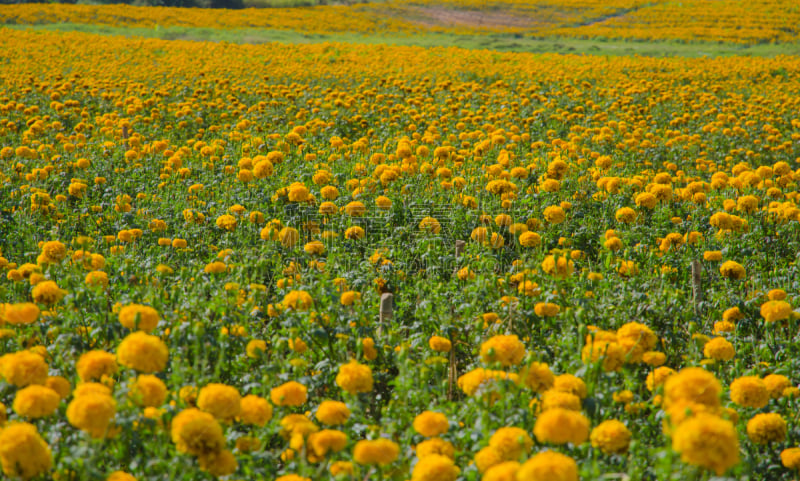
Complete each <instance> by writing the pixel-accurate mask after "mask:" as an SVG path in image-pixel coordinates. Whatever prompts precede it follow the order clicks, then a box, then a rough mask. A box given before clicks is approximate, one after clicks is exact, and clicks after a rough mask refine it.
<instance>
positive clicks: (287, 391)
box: [269, 381, 308, 406]
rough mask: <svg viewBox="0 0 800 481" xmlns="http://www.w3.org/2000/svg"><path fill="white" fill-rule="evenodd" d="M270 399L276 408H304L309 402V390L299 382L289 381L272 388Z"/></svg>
mask: <svg viewBox="0 0 800 481" xmlns="http://www.w3.org/2000/svg"><path fill="white" fill-rule="evenodd" d="M269 397H270V400H272V404H274V405H276V406H302V405H303V404H305V402H306V401H307V400H308V388H307V387H305V386H304V385H302V384H300V383H299V382H297V381H289V382H286V383H283V384H281V385H280V386H278V387H275V388H272V390H270V393H269Z"/></svg>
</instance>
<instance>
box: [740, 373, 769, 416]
mask: <svg viewBox="0 0 800 481" xmlns="http://www.w3.org/2000/svg"><path fill="white" fill-rule="evenodd" d="M769 398H770V394H769V391H768V390H767V385H766V383H764V381H762V380H761V379H759V378H758V377H756V376H743V377H740V378H737V379H735V380H734V381H733V382H732V383H731V401H733V402H735V403H736V404H738V405H739V406H742V407H749V408H756V409H760V408H763V407H764V406H766V405H767V403H768V402H769Z"/></svg>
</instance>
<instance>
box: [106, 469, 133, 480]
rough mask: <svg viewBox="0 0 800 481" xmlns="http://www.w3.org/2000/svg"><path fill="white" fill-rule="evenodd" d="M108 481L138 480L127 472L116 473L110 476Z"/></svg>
mask: <svg viewBox="0 0 800 481" xmlns="http://www.w3.org/2000/svg"><path fill="white" fill-rule="evenodd" d="M106 481H136V478H135V477H134V476H133V475H131V474H128V473H126V472H125V471H114V472H113V473H111V474H109V475H108V477H107V478H106Z"/></svg>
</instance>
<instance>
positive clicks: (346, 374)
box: [336, 359, 372, 394]
mask: <svg viewBox="0 0 800 481" xmlns="http://www.w3.org/2000/svg"><path fill="white" fill-rule="evenodd" d="M336 385H337V386H339V387H340V388H342V389H344V390H345V391H347V392H348V393H350V394H356V393H360V392H370V391H372V369H370V368H369V366H365V365H363V364H359V363H358V361H356V360H355V359H351V360H350V362H349V363H347V364H342V365H341V366H339V373H338V374H337V375H336Z"/></svg>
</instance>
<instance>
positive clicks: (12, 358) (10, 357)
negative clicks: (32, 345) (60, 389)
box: [0, 351, 48, 387]
mask: <svg viewBox="0 0 800 481" xmlns="http://www.w3.org/2000/svg"><path fill="white" fill-rule="evenodd" d="M47 371H48V366H47V363H46V362H45V361H44V358H42V356H39V355H38V354H34V353H32V352H30V351H18V352H13V353H9V354H5V355H3V356H2V357H0V375H2V376H3V378H4V379H5V380H6V382H7V383H9V384H11V385H13V386H17V387H25V386H28V385H30V384H44V383H45V381H47Z"/></svg>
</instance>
